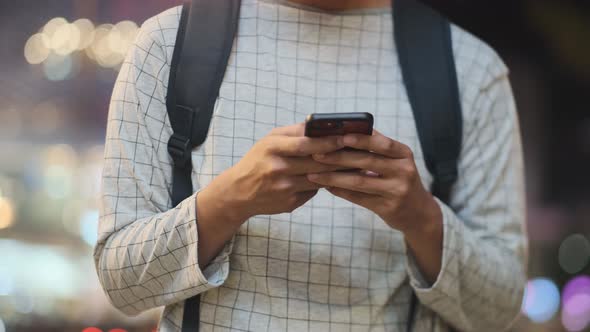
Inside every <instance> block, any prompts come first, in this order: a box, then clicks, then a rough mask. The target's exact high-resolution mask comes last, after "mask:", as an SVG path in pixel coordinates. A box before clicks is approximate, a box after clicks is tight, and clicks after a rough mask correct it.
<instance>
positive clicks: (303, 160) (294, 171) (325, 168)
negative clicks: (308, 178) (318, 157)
mask: <svg viewBox="0 0 590 332" xmlns="http://www.w3.org/2000/svg"><path fill="white" fill-rule="evenodd" d="M283 160H284V162H285V164H286V167H285V168H286V173H287V174H291V175H304V174H310V173H325V172H336V171H343V170H348V169H350V167H346V166H340V165H329V164H326V163H321V162H318V161H315V160H313V159H312V158H310V157H284V158H283Z"/></svg>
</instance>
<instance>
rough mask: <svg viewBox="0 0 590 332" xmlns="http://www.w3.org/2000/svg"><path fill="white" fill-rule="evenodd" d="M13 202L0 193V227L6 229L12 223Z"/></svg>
mask: <svg viewBox="0 0 590 332" xmlns="http://www.w3.org/2000/svg"><path fill="white" fill-rule="evenodd" d="M14 210H15V209H14V204H13V203H12V202H11V201H10V200H9V199H8V198H6V197H3V196H1V195H0V229H6V228H8V227H10V226H12V225H13V224H14V214H15V211H14Z"/></svg>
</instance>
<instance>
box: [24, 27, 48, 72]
mask: <svg viewBox="0 0 590 332" xmlns="http://www.w3.org/2000/svg"><path fill="white" fill-rule="evenodd" d="M49 42H50V41H49V38H48V37H47V35H45V34H44V33H36V34H34V35H32V36H31V38H29V40H27V43H26V44H25V59H27V62H28V63H30V64H32V65H36V64H40V63H41V62H43V61H45V60H46V59H47V57H48V56H49V52H50V50H49Z"/></svg>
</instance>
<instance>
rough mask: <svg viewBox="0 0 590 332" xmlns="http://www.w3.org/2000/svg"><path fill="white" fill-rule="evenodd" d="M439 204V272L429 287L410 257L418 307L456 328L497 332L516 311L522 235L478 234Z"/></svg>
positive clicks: (521, 276) (521, 274)
mask: <svg viewBox="0 0 590 332" xmlns="http://www.w3.org/2000/svg"><path fill="white" fill-rule="evenodd" d="M440 204H441V210H442V212H443V220H444V235H443V244H442V247H443V252H442V261H441V270H440V273H439V274H438V276H437V278H436V280H435V281H434V283H430V282H428V281H426V280H425V279H426V276H425V275H424V274H423V271H420V269H421V268H420V267H419V265H420V263H418V258H417V257H412V256H409V272H410V275H411V282H412V286H413V287H414V290H415V292H416V294H417V295H418V298H419V299H420V302H421V303H422V304H423V305H425V306H427V307H429V308H430V309H431V310H433V311H434V312H436V313H437V314H438V315H440V316H441V317H442V318H443V319H445V320H446V321H447V322H448V323H449V324H451V325H452V326H454V327H455V328H457V329H459V330H465V331H470V330H474V331H501V330H503V329H505V328H506V327H507V326H508V325H509V323H510V322H511V321H512V320H513V319H514V317H515V316H516V315H517V314H518V312H519V309H520V302H521V299H522V293H523V289H524V284H525V282H526V275H525V268H524V258H523V257H522V250H521V249H522V247H523V246H524V245H525V239H524V236H523V235H522V234H518V233H514V234H512V235H511V234H503V235H504V236H506V238H500V237H498V236H491V235H483V234H481V233H479V232H478V231H476V230H472V229H470V228H469V227H468V226H466V222H465V221H463V220H461V219H460V218H459V217H458V216H457V215H456V214H455V213H454V212H453V211H452V210H451V209H450V208H448V207H447V206H445V205H444V204H442V203H440ZM507 239H510V241H508V240H507Z"/></svg>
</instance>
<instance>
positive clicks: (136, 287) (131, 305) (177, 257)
mask: <svg viewBox="0 0 590 332" xmlns="http://www.w3.org/2000/svg"><path fill="white" fill-rule="evenodd" d="M194 200H195V199H194V197H190V198H189V199H187V200H185V201H183V202H182V203H181V204H179V205H178V206H177V207H175V208H173V209H171V210H168V211H166V212H162V213H158V214H153V215H151V216H148V217H143V218H141V219H137V220H134V221H130V222H129V223H128V225H127V226H125V227H123V228H121V229H119V230H117V231H115V232H112V233H111V232H107V233H103V234H101V235H100V238H99V242H98V244H97V246H96V249H95V262H96V267H97V271H98V275H99V280H100V281H101V283H102V285H103V288H104V289H105V291H106V294H107V296H108V297H109V299H110V301H111V302H112V303H113V305H114V306H115V307H117V308H119V309H120V310H121V311H123V312H125V313H127V314H130V315H134V314H138V313H140V312H142V311H145V310H148V309H151V308H154V307H157V306H161V305H167V304H171V303H176V302H179V301H182V300H184V299H186V298H187V297H191V296H194V295H196V294H199V293H201V292H203V291H206V290H208V289H210V288H213V287H216V286H218V285H220V284H221V283H222V282H223V280H224V278H225V277H226V272H227V271H226V270H227V266H226V265H227V264H228V262H227V261H228V259H227V257H226V256H227V254H225V255H224V257H222V258H221V259H220V260H219V262H218V263H217V265H216V267H210V270H208V271H205V270H204V269H200V268H199V266H198V253H199V250H198V247H199V242H198V230H197V224H196V215H195V203H194ZM126 210H127V208H125V207H119V212H118V213H117V222H121V223H124V221H123V220H124V219H125V218H126V217H129V216H130V215H129V214H128V213H124V212H123V211H126ZM134 215H135V214H134ZM114 216H115V215H114V214H106V215H104V217H102V218H101V224H102V225H105V226H106V225H108V224H113V223H114V222H115V220H114V219H115V218H114ZM105 229H106V228H105ZM228 250H229V249H228Z"/></svg>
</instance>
